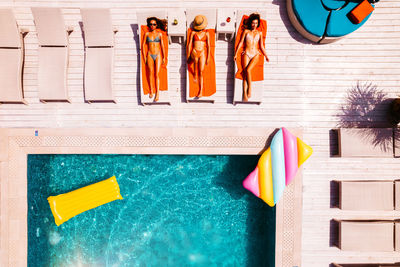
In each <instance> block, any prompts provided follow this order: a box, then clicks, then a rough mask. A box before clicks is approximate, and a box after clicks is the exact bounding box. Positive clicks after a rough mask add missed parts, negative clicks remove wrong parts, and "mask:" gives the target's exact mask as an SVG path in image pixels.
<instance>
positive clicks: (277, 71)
mask: <svg viewBox="0 0 400 267" xmlns="http://www.w3.org/2000/svg"><path fill="white" fill-rule="evenodd" d="M285 2H286V1H285V0H267V1H258V0H257V1H239V0H230V1H226V0H220V1H183V0H182V1H132V0H129V1H125V0H112V1H110V0H96V1H93V0H86V1H84V0H65V1H64V0H59V1H56V2H55V1H51V0H37V1H33V0H32V1H28V0H14V1H9V0H3V1H1V2H0V7H2V6H4V7H13V8H14V12H15V15H16V18H17V21H18V23H19V25H20V26H21V27H24V28H28V29H29V30H30V33H29V34H28V35H27V36H26V38H25V44H26V57H25V69H24V89H25V97H26V100H27V102H28V105H16V104H5V105H0V127H1V128H10V127H24V128H27V127H28V128H29V127H32V128H35V129H36V128H95V127H100V128H101V127H107V128H108V127H118V128H128V127H129V128H130V127H157V128H170V127H174V128H179V127H201V128H213V127H228V128H247V127H249V128H256V127H260V128H271V127H272V128H274V127H281V126H285V127H290V128H302V129H303V139H304V141H305V142H306V143H308V144H310V145H311V146H312V147H313V148H314V154H313V156H312V158H311V159H310V160H309V161H307V162H306V164H305V165H304V169H303V194H302V196H303V210H302V218H303V222H302V255H301V261H302V266H304V267H309V266H311V267H313V266H315V267H321V266H328V265H329V264H330V263H332V262H339V263H350V262H394V261H400V255H399V254H398V253H394V252H393V253H354V252H351V253H350V252H343V251H340V250H339V249H337V248H336V247H334V246H332V244H331V243H332V239H333V234H334V233H332V235H331V225H330V224H331V220H332V219H334V218H335V219H354V218H365V219H375V218H379V219H382V218H400V213H399V212H392V213H382V212H358V213H354V212H345V211H341V210H338V209H335V208H331V184H330V181H331V180H335V179H336V180H337V179H343V180H347V179H383V180H387V179H398V178H399V177H398V175H399V173H400V172H399V171H400V161H399V159H394V158H393V159H391V158H389V159H360V158H359V159H357V158H352V159H344V158H332V157H331V156H330V154H331V150H332V149H333V143H334V141H333V139H332V138H331V135H330V129H332V128H335V127H338V126H340V125H347V126H352V125H353V126H354V125H359V124H363V125H366V126H375V125H385V112H386V110H385V108H386V106H385V104H384V103H385V102H384V101H383V100H384V99H387V98H393V97H396V96H397V95H398V94H399V93H400V1H398V0H382V1H380V2H379V3H377V4H376V10H375V11H374V13H373V15H372V17H371V18H370V19H369V20H368V21H367V23H366V24H365V25H364V26H363V27H362V28H360V29H359V30H358V31H356V32H354V33H353V34H351V35H350V36H348V37H346V38H344V39H342V40H339V41H338V42H335V43H332V44H327V45H314V44H311V43H310V42H308V41H307V40H305V39H304V38H302V37H301V36H300V35H299V34H298V33H297V32H296V31H295V30H294V28H293V27H292V26H291V24H290V22H289V20H288V17H287V14H286V4H285ZM228 5H229V7H231V8H235V9H242V8H243V9H247V8H263V9H266V12H267V21H268V32H267V41H266V49H267V52H268V53H269V58H270V63H268V64H266V65H265V74H266V75H265V76H266V79H265V84H264V92H263V93H264V98H263V103H262V104H261V105H259V106H257V105H236V106H233V105H232V104H231V102H232V98H233V95H232V92H233V83H234V81H233V69H234V67H233V65H232V62H233V44H232V43H226V42H224V41H219V42H217V44H216V55H217V57H216V65H217V68H216V69H217V93H216V102H215V104H202V103H190V104H187V103H184V101H183V99H184V92H185V84H186V82H185V78H186V77H185V76H186V74H185V65H184V61H185V60H184V56H183V53H184V48H183V47H182V46H180V45H178V44H172V45H171V46H170V55H169V61H170V65H169V66H170V67H169V68H170V69H169V71H170V80H169V81H170V97H171V106H141V105H139V103H138V100H139V99H140V97H139V95H138V92H139V88H138V87H139V77H138V73H139V72H138V70H139V69H138V64H137V63H138V62H137V61H138V49H137V35H136V30H137V25H136V12H137V11H138V10H140V9H148V8H154V7H161V8H174V7H183V8H189V7H190V8H193V7H204V6H207V7H210V8H225V7H226V6H228ZM32 6H57V7H62V8H63V14H64V18H65V20H66V22H67V23H68V24H69V25H72V26H74V28H75V31H74V32H73V33H72V34H71V36H70V43H71V53H70V67H69V69H68V75H69V79H68V89H69V93H70V96H71V102H72V103H71V104H69V103H47V104H43V103H40V102H39V99H38V92H37V64H38V62H37V54H38V44H37V38H36V32H35V27H34V22H33V17H32V14H31V12H30V7H32ZM80 7H108V8H111V13H112V17H113V21H114V23H115V26H117V27H118V28H119V32H118V33H117V35H116V60H115V79H114V89H115V95H116V104H112V103H94V104H87V103H84V101H83V74H82V72H83V61H84V57H83V56H84V50H83V39H82V33H81V30H80V26H79V21H81V17H80V13H79V8H80ZM365 83H371V84H372V85H373V86H376V88H375V89H374V88H372V89H371V87H370V89H368V88H367V87H366V86H363V85H364V84H365ZM357 84H359V88H360V89H359V90H352V89H354V88H355V87H357ZM351 97H353V98H351ZM349 100H351V101H352V102H351V104H352V105H346V103H348V102H349ZM357 100H359V101H357Z"/></svg>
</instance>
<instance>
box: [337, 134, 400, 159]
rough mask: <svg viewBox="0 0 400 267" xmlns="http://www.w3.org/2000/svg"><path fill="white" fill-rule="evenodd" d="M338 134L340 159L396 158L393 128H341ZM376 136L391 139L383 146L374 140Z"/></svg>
mask: <svg viewBox="0 0 400 267" xmlns="http://www.w3.org/2000/svg"><path fill="white" fill-rule="evenodd" d="M337 133H338V146H339V151H338V155H337V156H339V157H361V158H365V157H376V158H392V157H393V156H394V155H393V129H392V128H339V129H337ZM375 136H382V138H388V137H389V140H388V141H387V142H386V141H385V143H384V144H381V143H379V142H380V141H379V140H374V138H375Z"/></svg>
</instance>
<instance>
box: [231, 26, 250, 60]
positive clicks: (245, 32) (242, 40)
mask: <svg viewBox="0 0 400 267" xmlns="http://www.w3.org/2000/svg"><path fill="white" fill-rule="evenodd" d="M246 34H247V30H244V32H243V33H242V37H241V38H240V41H239V44H238V46H237V48H236V51H235V57H234V58H233V60H235V61H236V58H237V56H238V55H237V53H238V52H239V50H240V48H241V47H242V46H243V43H244V37H245V36H246Z"/></svg>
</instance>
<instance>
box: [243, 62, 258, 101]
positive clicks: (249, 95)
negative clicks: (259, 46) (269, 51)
mask: <svg viewBox="0 0 400 267" xmlns="http://www.w3.org/2000/svg"><path fill="white" fill-rule="evenodd" d="M258 57H259V55H256V56H254V57H253V58H252V59H251V60H250V62H249V65H247V68H246V72H247V73H246V78H247V84H248V85H249V88H248V89H247V98H250V97H251V79H252V77H251V76H252V75H251V71H252V70H253V68H254V67H255V66H256V64H257V62H258Z"/></svg>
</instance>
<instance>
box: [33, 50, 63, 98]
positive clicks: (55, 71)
mask: <svg viewBox="0 0 400 267" xmlns="http://www.w3.org/2000/svg"><path fill="white" fill-rule="evenodd" d="M67 60H68V48H67V47H39V71H38V83H39V99H41V100H67V99H68V92H67V90H66V79H65V77H66V75H67Z"/></svg>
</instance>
